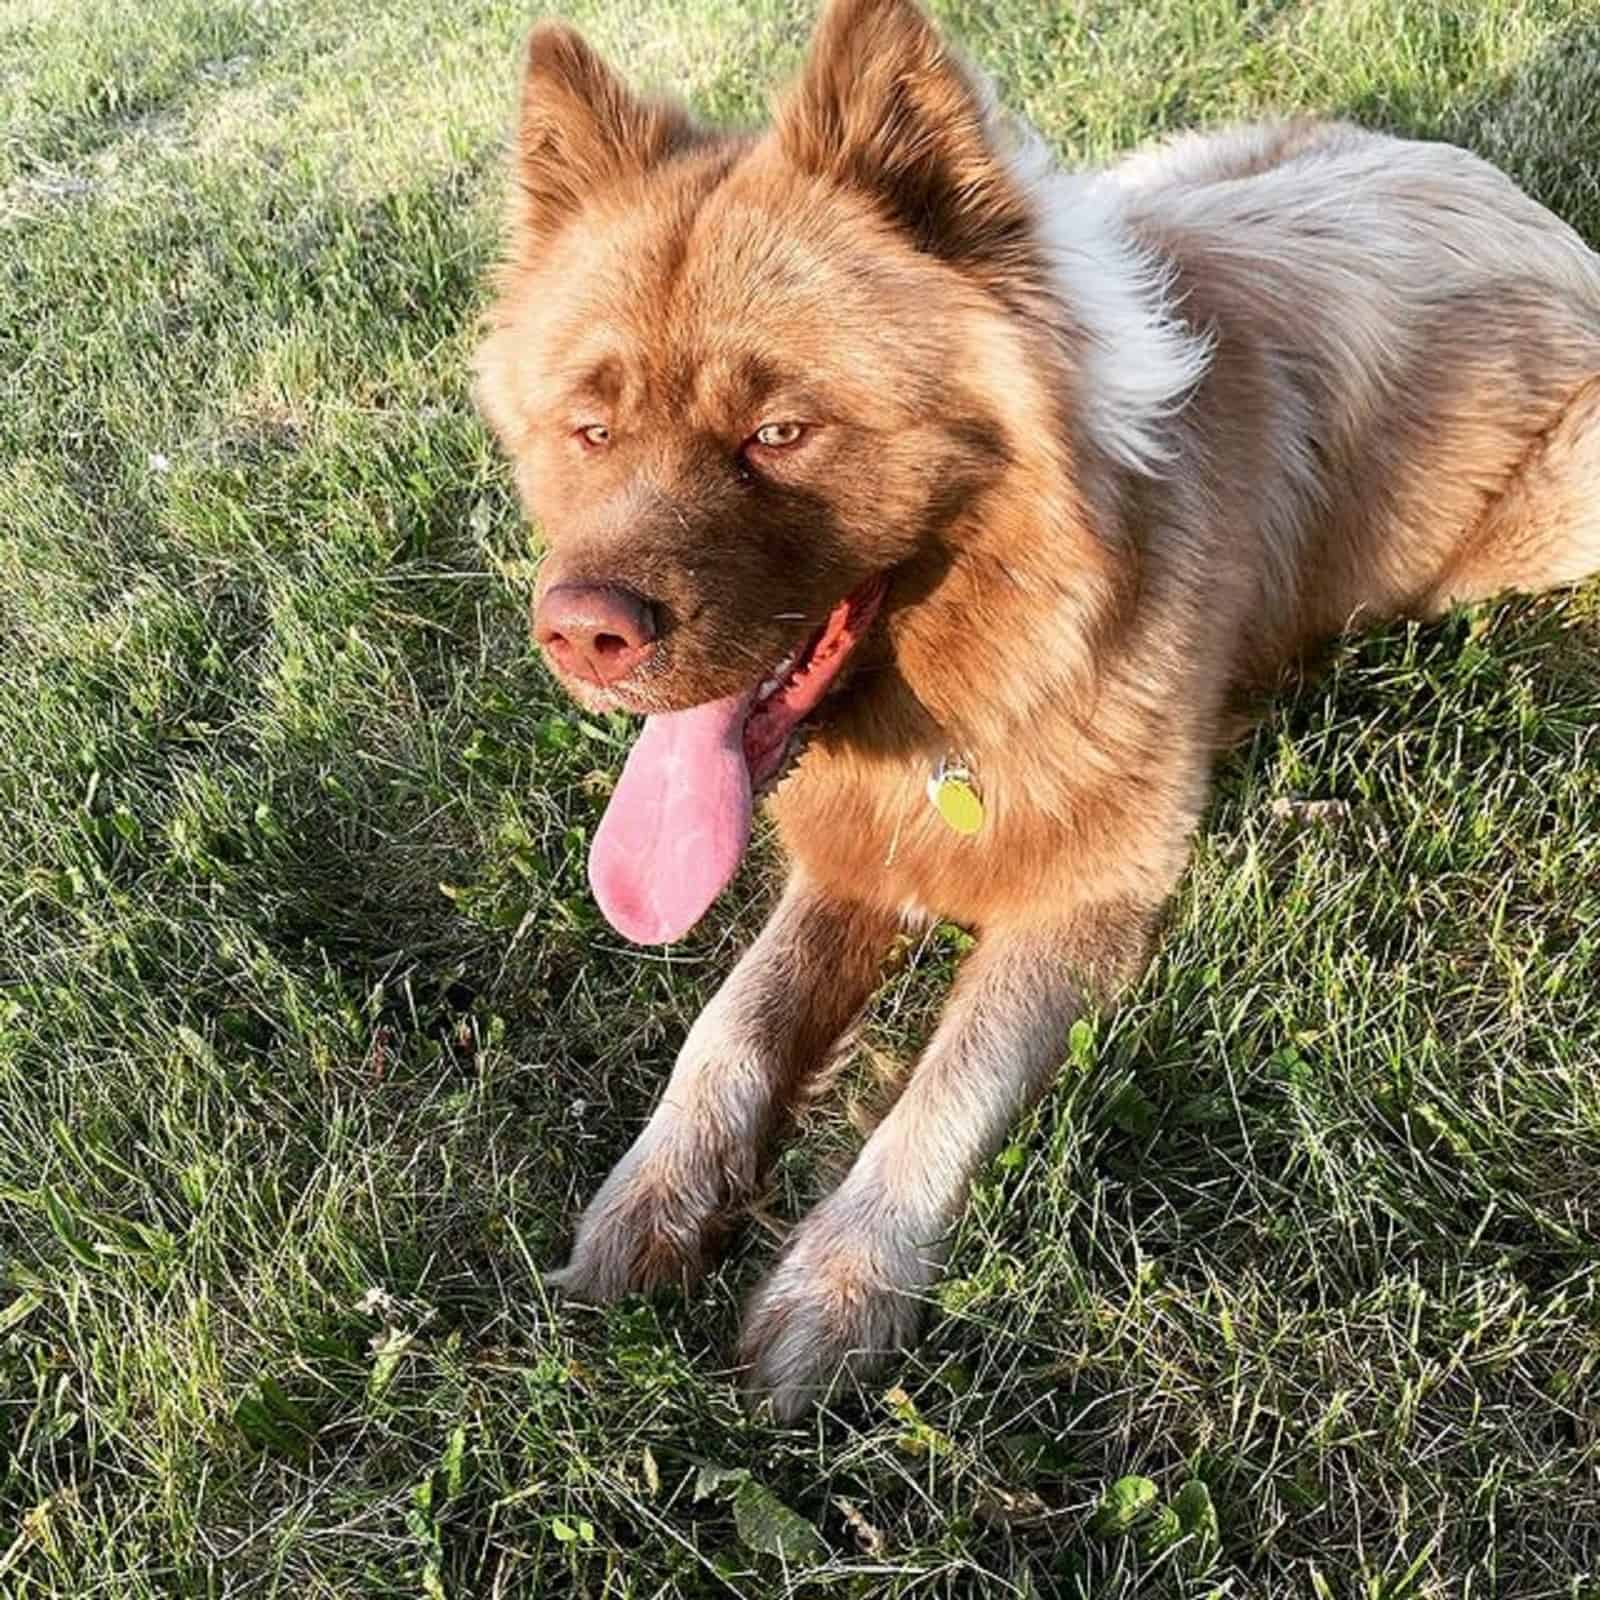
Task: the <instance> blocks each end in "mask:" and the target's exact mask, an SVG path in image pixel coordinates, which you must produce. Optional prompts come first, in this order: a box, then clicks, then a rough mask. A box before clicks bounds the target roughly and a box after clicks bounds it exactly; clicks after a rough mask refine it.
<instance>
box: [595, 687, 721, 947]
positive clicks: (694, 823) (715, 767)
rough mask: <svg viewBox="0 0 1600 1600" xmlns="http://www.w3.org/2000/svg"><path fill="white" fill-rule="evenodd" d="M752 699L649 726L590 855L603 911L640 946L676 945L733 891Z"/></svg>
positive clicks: (677, 714)
mask: <svg viewBox="0 0 1600 1600" xmlns="http://www.w3.org/2000/svg"><path fill="white" fill-rule="evenodd" d="M750 701H751V696H750V695H749V694H737V695H734V696H732V697H731V698H729V699H727V700H713V701H712V702H711V704H710V705H704V706H696V707H694V709H693V710H691V711H674V712H668V713H666V714H664V715H662V716H658V717H649V718H646V720H645V725H644V731H643V732H642V733H641V734H640V735H639V738H638V740H637V742H636V743H635V744H634V747H633V749H632V750H631V751H630V752H629V755H628V762H627V765H626V766H625V767H624V768H623V769H622V777H621V779H620V780H619V781H618V783H617V788H616V792H615V793H614V794H613V795H612V796H611V804H610V805H609V806H607V807H606V814H605V816H603V817H602V818H601V819H600V826H599V828H598V829H597V830H596V832H595V836H594V844H593V846H592V847H591V848H590V851H589V882H590V884H591V885H592V886H593V888H594V897H595V899H596V900H598V901H599V903H600V909H601V910H602V911H603V912H604V913H605V915H606V921H608V922H609V923H610V924H611V926H612V927H613V928H615V929H616V930H617V932H618V933H620V934H622V935H623V936H624V937H625V938H628V939H632V940H633V942H634V943H635V944H670V943H671V942H672V941H673V940H674V939H678V938H681V937H682V936H683V935H684V934H686V933H687V932H688V931H689V929H690V928H692V927H693V926H694V925H695V923H697V922H698V921H699V920H700V918H701V917H703V916H704V915H705V911H706V907H707V906H709V905H710V904H711V902H712V901H713V900H715V899H716V897H717V896H718V895H719V894H721V893H722V891H723V889H724V888H726V887H727V883H728V880H729V879H730V878H731V877H732V876H733V874H734V870H735V869H736V868H737V867H738V865H739V857H740V856H742V855H743V854H744V849H745V846H746V845H747V844H748V843H749V842H750V814H751V807H752V802H751V798H750V769H749V767H748V765H747V764H746V762H745V757H744V749H743V738H744V725H745V720H746V718H747V717H748V715H749V711H750Z"/></svg>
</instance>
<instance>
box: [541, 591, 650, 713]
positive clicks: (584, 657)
mask: <svg viewBox="0 0 1600 1600" xmlns="http://www.w3.org/2000/svg"><path fill="white" fill-rule="evenodd" d="M533 637H534V638H535V639H536V640H537V641H538V643H539V644H540V645H541V646H542V648H543V649H544V652H545V654H546V655H547V656H549V657H550V660H551V663H552V664H553V665H554V666H555V668H556V669H557V671H559V672H563V673H566V674H568V675H569V676H570V677H574V678H581V679H583V681H584V682H585V683H594V684H598V685H600V687H602V688H605V687H608V686H609V685H611V684H613V683H619V682H621V680H622V679H623V678H625V677H627V675H628V674H629V673H630V672H632V671H633V669H634V668H635V667H637V666H639V665H640V664H641V663H642V662H644V661H646V660H648V659H649V657H650V653H651V652H652V651H653V650H654V649H655V647H656V623H655V618H654V616H652V615H651V611H650V606H649V603H648V602H647V601H645V600H641V599H640V598H639V596H638V595H636V594H634V593H632V592H631V591H630V590H627V589H620V588H618V587H617V586H616V585H615V584H611V583H558V584H557V585H556V586H555V588H553V589H551V590H550V591H549V592H548V593H547V594H546V595H545V597H544V598H543V599H542V600H541V601H540V602H539V609H538V610H537V611H536V612H535V613H534V617H533Z"/></svg>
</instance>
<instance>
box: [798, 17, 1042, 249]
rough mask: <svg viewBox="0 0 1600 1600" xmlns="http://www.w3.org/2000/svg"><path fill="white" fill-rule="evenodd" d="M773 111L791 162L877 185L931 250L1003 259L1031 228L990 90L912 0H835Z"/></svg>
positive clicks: (876, 194)
mask: <svg viewBox="0 0 1600 1600" xmlns="http://www.w3.org/2000/svg"><path fill="white" fill-rule="evenodd" d="M776 121H777V129H778V137H779V139H780V140H781V141H782V144H783V147H784V149H785V151H786V153H787V154H788V156H789V159H790V160H791V161H793V162H794V163H795V164H796V165H797V166H799V167H800V168H801V169H802V170H803V171H806V172H811V173H815V174H817V175H819V176H823V177H828V178H832V179H834V180H835V181H836V182H838V183H841V184H843V185H845V186H846V187H848V188H852V189H856V190H859V191H862V192H865V193H867V194H869V195H871V196H872V198H873V199H874V200H875V201H876V202H877V203H878V204H879V205H880V206H881V207H883V208H884V209H885V210H887V211H888V212H889V214H890V215H891V216H892V217H893V218H894V219H895V220H896V221H897V222H898V223H899V224H900V225H901V226H903V227H904V228H906V229H908V230H909V231H910V232H911V233H912V234H913V236H914V237H915V238H916V241H917V243H918V245H919V246H920V247H921V248H922V249H924V250H927V251H929V252H931V253H932V254H935V255H939V256H943V257H946V258H947V259H950V260H954V261H996V260H1001V259H1004V258H1005V257H1006V256H1007V255H1009V254H1010V253H1012V252H1015V251H1017V250H1018V249H1020V248H1022V247H1023V246H1024V244H1025V241H1026V240H1027V238H1028V237H1029V216H1028V208H1027V203H1026V199H1025V197H1024V195H1023V194H1022V192H1021V189H1020V186H1019V185H1018V184H1017V183H1016V182H1015V181H1014V180H1013V179H1012V177H1011V175H1010V173H1009V172H1008V171H1007V169H1006V164H1005V161H1004V160H1003V158H1002V157H1001V155H1000V154H999V153H998V152H997V151H996V149H995V147H994V142H993V137H992V133H991V128H990V118H989V112H988V105H987V96H986V94H985V92H984V91H983V90H982V89H981V88H980V87H979V85H978V83H977V81H976V80H975V79H974V78H973V77H972V76H971V74H969V72H968V71H967V69H966V68H965V67H964V66H963V65H962V63H961V62H960V61H959V60H958V59H957V58H956V56H955V55H954V53H953V52H952V51H951V50H950V49H949V48H948V47H947V46H946V45H945V43H944V41H943V40H942V39H940V37H939V35H938V33H937V32H936V31H935V30H934V27H933V25H932V24H931V23H930V22H929V21H928V19H927V18H926V17H925V16H924V15H923V13H922V12H921V10H920V9H919V8H918V7H917V5H916V4H915V3H914V0H829V3H828V5H827V7H826V9H825V10H824V12H823V14H822V18H821V20H820V21H819V22H818V24H817V30H816V33H815V34H814V36H813V37H812V41H811V49H810V53H809V55H808V56H807V58H806V62H805V65H804V67H803V68H802V69H801V72H800V77H799V81H798V82H797V83H796V84H795V85H794V86H793V88H792V89H790V91H789V93H788V95H787V96H786V98H784V99H783V100H782V101H781V102H780V103H779V105H778V107H777V112H776Z"/></svg>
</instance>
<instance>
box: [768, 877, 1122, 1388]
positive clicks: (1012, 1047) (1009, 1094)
mask: <svg viewBox="0 0 1600 1600" xmlns="http://www.w3.org/2000/svg"><path fill="white" fill-rule="evenodd" d="M1152 921H1153V919H1152V918H1151V917H1150V916H1149V915H1148V914H1146V913H1143V912H1141V911H1137V910H1135V909H1133V908H1131V907H1116V908H1109V909H1108V908H1103V907H1102V908H1098V909H1096V910H1094V911H1085V912H1082V913H1080V914H1078V915H1076V916H1075V917H1073V918H1072V919H1071V920H1070V921H1067V922H1065V923H1064V924H1063V925H1060V926H1056V927H1053V928H1052V927H1038V926H1028V927H1014V928H996V929H992V930H988V931H986V932H985V933H984V935H983V937H982V938H981V940H980V941H979V944H978V948H977V949H976V950H975V951H974V952H973V954H972V955H971V956H970V957H969V958H968V961H967V964H966V966H965V968H964V969H963V971H962V973H961V976H960V978H959V979H958V981H957V984H956V989H955V993H954V994H953V996H952V998H951V1001H950V1004H949V1007H948V1009H947V1010H946V1012H945V1015H944V1017H943V1019H942V1020H941V1022H940V1024H939V1028H938V1030H937V1032H936V1033H935V1034H934V1037H933V1040H932V1042H931V1043H930V1044H929V1046H928V1048H927V1051H926V1052H925V1054H924V1055H923V1057H922V1060H921V1061H920V1063H919V1064H918V1066H917V1068H916V1071H915V1072H914V1073H913V1075H912V1078H911V1081H910V1083H909V1084H908V1085H907V1086H906V1089H905V1091H904V1093H903V1094H902V1095H901V1097H900V1099H899V1102H898V1103H897V1104H896V1105H895V1107H894V1109H893V1110H892V1111H891V1112H890V1113H889V1115H888V1116H887V1117H886V1118H885V1119H884V1120H883V1122H882V1123H880V1124H879V1126H878V1128H877V1129H876V1131H875V1132H874V1133H873V1135H872V1137H871V1138H870V1139H869V1140H868V1141H867V1144H866V1146H865V1148H864V1149H863V1150H862V1152H861V1154H860V1156H859V1157H858V1158H857V1160H856V1163H855V1165H854V1166H853V1167H852V1168H851V1170H850V1173H849V1175H848V1176H847V1177H846V1178H845V1180H844V1182H843V1183H842V1184H841V1185H840V1187H839V1188H838V1189H836V1190H835V1191H834V1193H833V1194H831V1195H830V1196H829V1197H828V1198H827V1199H826V1200H824V1201H823V1202H822V1204H821V1205H820V1206H818V1207H817V1209H816V1210H815V1211H813V1212H812V1213H811V1215H810V1216H808V1217H807V1218H805V1220H804V1221H802V1222H801V1223H800V1225H799V1227H798V1228H797V1229H796V1230H795V1233H794V1235H793V1237H792V1238H791V1239H790V1241H789V1245H788V1248H787V1250H786V1252H785V1254H784V1256H783V1259H782V1260H781V1261H780V1262H779V1264H778V1266H777V1267H776V1268H775V1269H774V1270H773V1272H772V1273H771V1274H770V1275H769V1276H768V1277H767V1279H766V1280H765V1281H764V1282H763V1283H762V1284H761V1285H760V1286H759V1287H758V1289H757V1290H756V1292H755V1296H754V1298H753V1300H752V1301H751V1304H750V1307H749V1309H748V1311H747V1314H746V1318H745V1332H744V1341H743V1357H744V1361H745V1364H746V1366H747V1368H748V1372H749V1375H748V1383H749V1387H750V1390H751V1392H752V1394H753V1395H754V1396H755V1397H757V1398H765V1399H767V1400H768V1401H770V1403H771V1405H772V1408H773V1410H774V1411H775V1412H776V1413H777V1414H778V1415H779V1416H780V1417H793V1416H795V1415H797V1414H798V1413H799V1412H800V1411H801V1410H802V1409H803V1408H804V1407H805V1406H806V1405H807V1404H809V1403H812V1402H814V1401H815V1400H816V1399H818V1398H820V1397H821V1394H822V1393H823V1392H824V1391H825V1390H826V1389H827V1387H828V1385H829V1384H830V1383H831V1381H832V1380H833V1379H834V1378H835V1377H836V1376H837V1375H838V1374H839V1372H840V1371H841V1370H843V1369H848V1370H850V1371H853V1372H855V1373H858V1374H860V1373H863V1372H865V1371H867V1370H869V1369H870V1368H871V1367H872V1366H874V1365H875V1364H877V1362H878V1361H880V1360H881V1359H882V1357H883V1356H884V1355H886V1354H887V1353H889V1352H890V1351H893V1350H895V1349H898V1348H901V1347H903V1346H904V1345H905V1344H906V1343H908V1342H909V1340H910V1338H911V1336H912V1335H913V1334H914V1333H915V1331H916V1328H917V1324H918V1322H919V1321H920V1318H921V1311H922V1305H921V1297H922V1295H923V1292H924V1291H926V1290H927V1289H928V1288H929V1287H931V1285H932V1284H933V1283H934V1282H935V1281H936V1279H937V1278H938V1276H939V1274H940V1271H941V1270H942V1267H943V1258H944V1252H945V1248H946V1237H947V1235H948V1233H949V1231H950V1229H951V1227H952V1226H953V1225H954V1223H955V1222H956V1220H957V1219H958V1218H959V1216H960V1214H961V1211H962V1208H963V1206H964V1204H965V1200H966V1194H967V1187H968V1184H969V1183H970V1182H971V1180H972V1178H973V1176H974V1175H975V1174H976V1173H977V1172H978V1170H979V1169H980V1167H981V1166H982V1164H983V1163H984V1162H985V1161H986V1160H988V1159H989V1157H990V1156H991V1155H992V1154H993V1153H994V1151H995V1150H996V1149H998V1148H999V1146H1000V1144H1001V1143H1002V1141H1003V1140H1004V1139H1005V1136H1006V1133H1007V1130H1008V1129H1009V1128H1010V1126H1011V1124H1012V1122H1013V1121H1014V1120H1015V1119H1016V1117H1017V1115H1018V1114H1019V1113H1020V1112H1021V1111H1022V1110H1023V1109H1024V1107H1026V1106H1027V1105H1029V1104H1030V1103H1031V1102H1032V1101H1033V1100H1034V1099H1035V1098H1036V1097H1037V1096H1038V1095H1039V1094H1040V1093H1042V1092H1043V1090H1044V1089H1045V1088H1046V1087H1047V1086H1048V1084H1049V1082H1050V1080H1051V1078H1052V1077H1053V1075H1054V1074H1055V1071H1056V1069H1057V1067H1058V1066H1059V1065H1060V1063H1061V1061H1062V1059H1063V1058H1064V1056H1065V1054H1066V1046H1067V1033H1068V1030H1069V1029H1070V1027H1071V1024H1072V1022H1073V1020H1074V1019H1075V1018H1076V1017H1077V1016H1079V1015H1080V1014H1081V1013H1082V1012H1083V1010H1084V1009H1085V1008H1086V1006H1088V1005H1089V1004H1092V1003H1095V1002H1097V1001H1099V1000H1103V999H1105V998H1108V997H1109V996H1110V995H1111V994H1112V993H1113V992H1114V991H1115V990H1116V989H1117V988H1119V987H1120V986H1121V985H1122V984H1124V983H1125V982H1127V981H1129V980H1130V979H1132V978H1133V977H1134V976H1136V975H1137V973H1138V972H1139V971H1140V969H1141V968H1142V966H1143V964H1144V961H1145V956H1146V950H1147V944H1148V936H1149V929H1150V927H1151V924H1152Z"/></svg>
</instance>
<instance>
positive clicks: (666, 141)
mask: <svg viewBox="0 0 1600 1600" xmlns="http://www.w3.org/2000/svg"><path fill="white" fill-rule="evenodd" d="M696 137H697V134H696V130H695V126H694V124H693V122H691V121H690V119H689V115H688V113H687V112H686V111H684V110H683V108H682V107H681V106H677V105H673V104H671V103H670V102H667V101H660V100H645V99H641V98H640V97H639V96H638V95H636V94H634V92H633V91H632V90H631V89H630V88H629V87H628V86H627V84H625V83H624V82H623V81H622V79H621V78H619V77H618V76H617V74H616V73H615V72H613V71H612V70H611V68H610V67H609V66H607V65H606V63H605V62H604V61H603V60H602V59H601V58H600V56H599V54H598V53H597V52H596V51H595V50H594V49H593V48H591V46H590V45H589V44H588V42H587V41H586V40H585V39H584V38H583V36H582V35H581V34H580V33H578V32H577V30H576V29H574V28H570V27H568V26H567V25H566V24H565V23H562V22H541V23H540V24H539V25H538V26H537V27H536V28H535V29H534V30H533V32H532V34H531V35H530V36H529V38H528V47H527V55H526V60H525V63H524V68H523V81H522V109H521V114H520V116H519V118H518V123H517V138H516V150H515V156H514V160H515V168H516V172H515V176H516V189H515V193H514V196H513V216H514V218H515V220H516V222H517V223H518V225H519V227H520V231H521V233H522V235H523V239H524V242H525V243H528V244H535V245H536V244H540V243H542V242H543V241H544V240H546V239H548V238H549V237H550V236H551V235H552V234H553V233H555V232H556V230H557V229H559V228H560V227H561V226H562V225H563V224H564V223H565V222H567V221H568V220H569V219H570V218H571V217H572V216H573V214H574V213H575V212H576V211H577V210H578V209H579V207H580V206H582V204H583V203H584V200H585V199H586V198H587V197H588V196H589V195H591V194H593V193H594V192H595V191H596V190H597V189H600V188H602V187H604V186H605V185H607V184H611V183H616V182H618V181H620V180H622V179H626V178H629V177H636V176H639V175H641V174H643V173H645V172H648V171H649V170H650V168H652V167H654V166H656V165H657V164H658V163H660V162H662V161H664V160H666V159H667V158H668V157H670V156H671V155H672V154H673V153H674V152H676V151H678V150H681V149H685V148H687V147H688V146H689V145H691V144H693V143H694V142H695V140H696Z"/></svg>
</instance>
